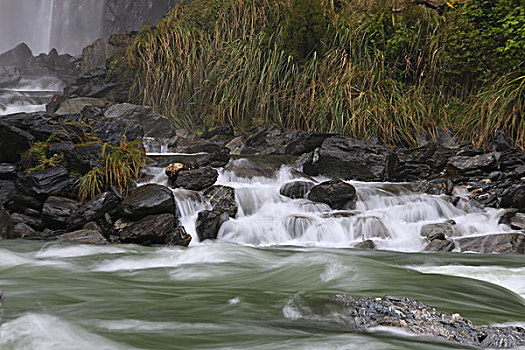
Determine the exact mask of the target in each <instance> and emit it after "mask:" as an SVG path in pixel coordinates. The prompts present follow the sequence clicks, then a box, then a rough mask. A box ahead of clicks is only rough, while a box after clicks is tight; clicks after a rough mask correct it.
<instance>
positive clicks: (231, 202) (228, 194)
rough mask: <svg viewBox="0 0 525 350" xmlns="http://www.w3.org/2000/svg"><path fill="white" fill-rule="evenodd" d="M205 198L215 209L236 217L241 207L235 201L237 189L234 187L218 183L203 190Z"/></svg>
mask: <svg viewBox="0 0 525 350" xmlns="http://www.w3.org/2000/svg"><path fill="white" fill-rule="evenodd" d="M203 196H204V198H205V199H206V200H207V201H208V202H209V203H210V204H211V206H212V208H213V210H216V211H220V212H224V213H226V214H228V216H229V217H232V218H234V217H235V215H237V210H238V209H239V207H238V205H237V203H236V202H235V189H234V188H233V187H228V186H221V185H216V186H212V187H210V188H208V189H207V190H205V191H204V192H203Z"/></svg>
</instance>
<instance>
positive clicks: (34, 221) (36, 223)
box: [11, 213, 44, 231]
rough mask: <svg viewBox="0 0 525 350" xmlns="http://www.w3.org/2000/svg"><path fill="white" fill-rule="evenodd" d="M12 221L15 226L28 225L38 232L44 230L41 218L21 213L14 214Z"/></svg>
mask: <svg viewBox="0 0 525 350" xmlns="http://www.w3.org/2000/svg"><path fill="white" fill-rule="evenodd" d="M11 219H12V220H13V223H14V224H15V225H18V224H26V225H28V226H30V227H31V228H33V229H34V230H36V231H41V230H43V229H44V223H43V222H42V219H41V218H40V217H36V216H31V215H26V214H21V213H13V214H11Z"/></svg>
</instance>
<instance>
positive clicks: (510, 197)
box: [501, 185, 525, 211]
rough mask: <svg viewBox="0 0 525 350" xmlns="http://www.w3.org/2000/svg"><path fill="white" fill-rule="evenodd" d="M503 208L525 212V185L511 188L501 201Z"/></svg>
mask: <svg viewBox="0 0 525 350" xmlns="http://www.w3.org/2000/svg"><path fill="white" fill-rule="evenodd" d="M501 207H502V208H516V209H519V210H520V211H525V185H519V186H516V187H511V188H509V189H508V190H507V191H506V192H505V194H504V195H503V198H502V199H501Z"/></svg>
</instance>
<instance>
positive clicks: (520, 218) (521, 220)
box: [510, 213, 525, 230]
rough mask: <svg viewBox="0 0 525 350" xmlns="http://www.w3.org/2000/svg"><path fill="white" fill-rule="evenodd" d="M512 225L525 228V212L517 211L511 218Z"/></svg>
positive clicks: (519, 228) (516, 227)
mask: <svg viewBox="0 0 525 350" xmlns="http://www.w3.org/2000/svg"><path fill="white" fill-rule="evenodd" d="M510 226H511V227H512V228H514V229H517V230H525V213H516V214H515V215H514V216H513V217H512V218H511V219H510Z"/></svg>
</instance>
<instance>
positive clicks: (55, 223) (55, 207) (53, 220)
mask: <svg viewBox="0 0 525 350" xmlns="http://www.w3.org/2000/svg"><path fill="white" fill-rule="evenodd" d="M77 207H78V206H77V202H76V201H74V200H72V199H68V198H62V197H55V196H50V197H49V198H48V199H47V200H46V201H45V202H44V206H43V207H42V220H43V222H44V224H45V225H46V227H48V228H50V229H52V230H59V229H64V228H66V226H67V220H68V219H69V217H70V216H71V215H72V214H73V213H74V212H75V210H77Z"/></svg>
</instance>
